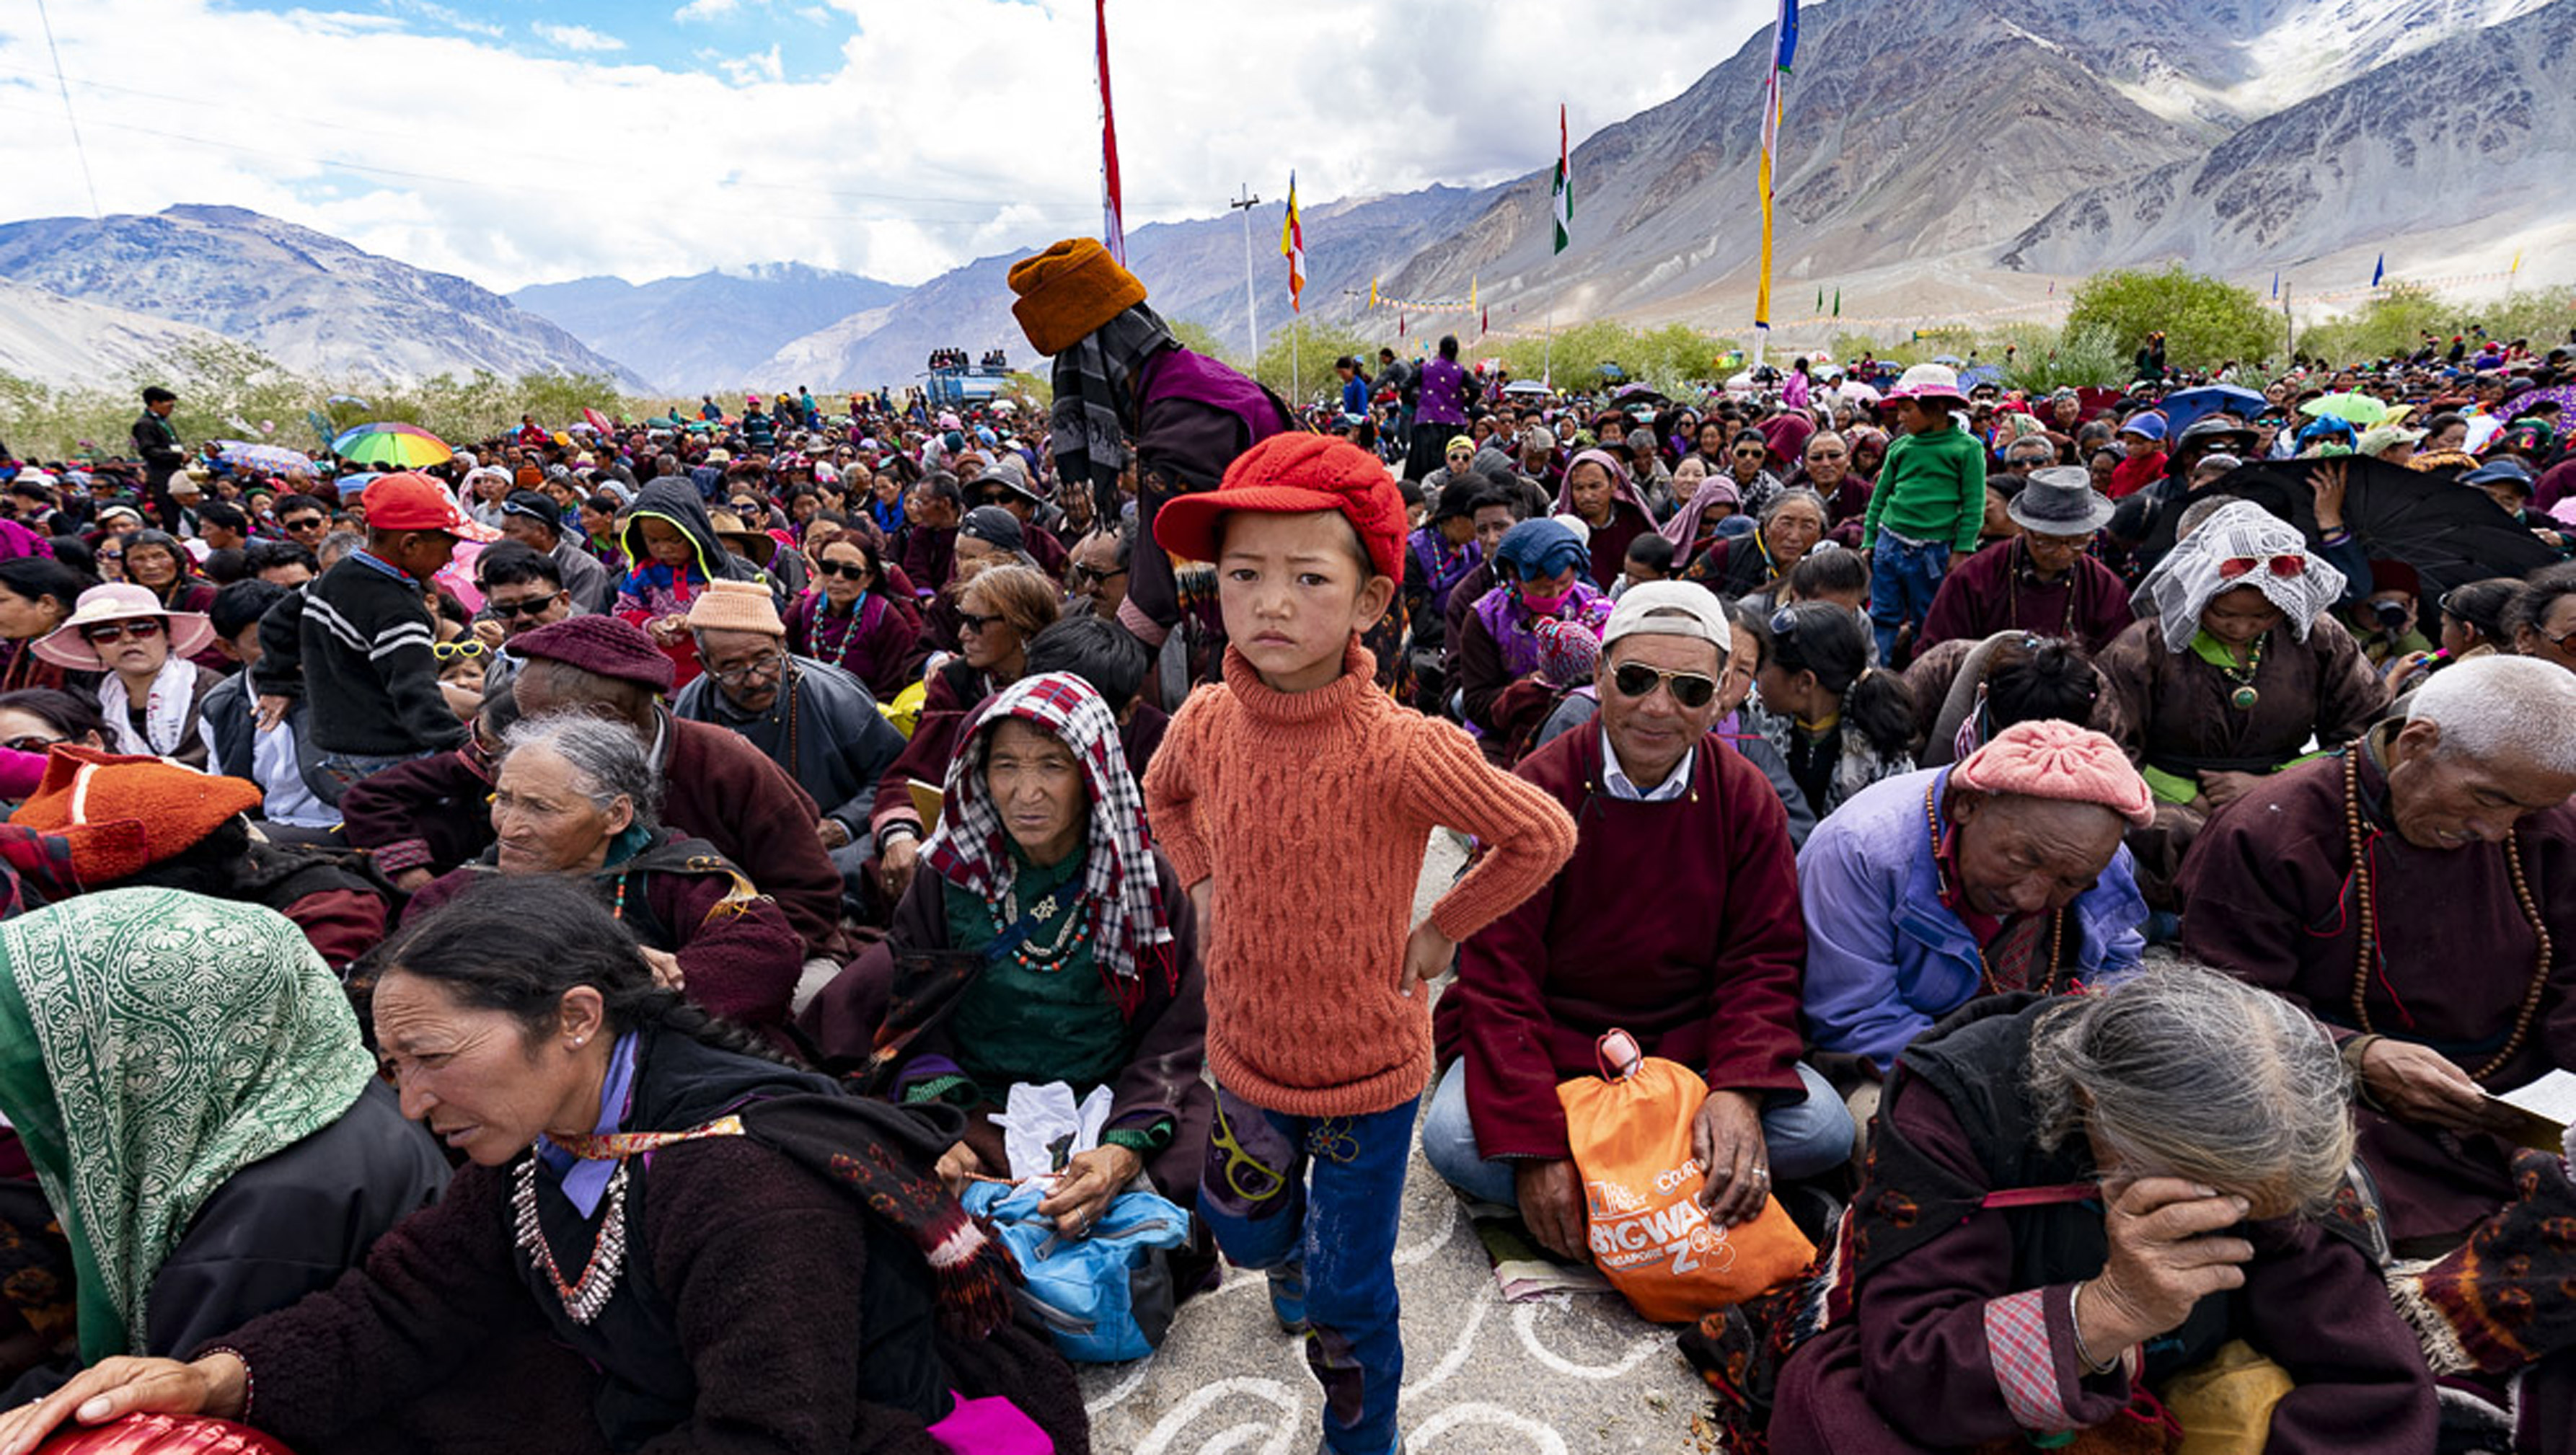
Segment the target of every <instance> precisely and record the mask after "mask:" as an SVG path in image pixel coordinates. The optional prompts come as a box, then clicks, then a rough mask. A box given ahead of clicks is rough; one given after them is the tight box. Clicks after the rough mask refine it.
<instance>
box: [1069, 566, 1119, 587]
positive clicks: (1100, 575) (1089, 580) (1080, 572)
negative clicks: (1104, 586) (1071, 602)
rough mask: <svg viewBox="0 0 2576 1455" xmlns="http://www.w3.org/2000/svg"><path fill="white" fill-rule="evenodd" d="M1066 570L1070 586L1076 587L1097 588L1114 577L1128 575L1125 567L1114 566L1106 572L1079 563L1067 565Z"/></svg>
mask: <svg viewBox="0 0 2576 1455" xmlns="http://www.w3.org/2000/svg"><path fill="white" fill-rule="evenodd" d="M1064 569H1065V575H1066V577H1067V578H1068V579H1069V581H1070V584H1072V585H1075V586H1097V585H1099V584H1100V583H1101V582H1103V581H1107V580H1108V579H1110V578H1111V577H1113V576H1124V575H1126V574H1127V568H1126V567H1124V566H1112V567H1110V568H1109V569H1108V570H1106V571H1100V570H1094V569H1093V568H1091V567H1089V566H1086V565H1083V564H1082V563H1081V562H1079V561H1076V562H1073V563H1071V564H1069V565H1067V566H1066V567H1065V568H1064Z"/></svg>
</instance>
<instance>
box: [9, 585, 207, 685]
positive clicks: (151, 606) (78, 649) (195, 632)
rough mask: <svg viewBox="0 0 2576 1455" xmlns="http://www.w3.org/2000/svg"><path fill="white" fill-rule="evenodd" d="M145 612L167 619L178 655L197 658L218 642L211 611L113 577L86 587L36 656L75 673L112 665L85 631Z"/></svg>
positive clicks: (37, 648)
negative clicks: (171, 601)
mask: <svg viewBox="0 0 2576 1455" xmlns="http://www.w3.org/2000/svg"><path fill="white" fill-rule="evenodd" d="M142 616H157V617H160V618H161V619H162V620H163V622H164V623H166V625H164V626H163V628H162V630H164V631H166V632H168V633H169V634H170V655H172V656H174V657H193V656H195V655H196V654H198V653H199V652H202V651H204V650H205V649H206V648H207V647H209V646H212V645H213V644H214V640H215V624H214V623H213V622H211V621H208V620H207V619H206V615H205V613H203V612H199V611H172V610H171V609H170V608H168V607H166V606H164V605H162V604H161V598H160V597H158V596H155V595H153V594H152V593H151V591H150V590H149V589H147V588H145V587H141V586H136V585H134V584H132V583H130V582H124V581H111V582H109V583H107V584H106V585H104V586H93V587H91V588H90V589H88V590H87V591H84V592H82V593H81V594H80V600H79V601H78V602H76V603H74V605H73V607H72V614H71V615H70V616H69V617H68V618H66V619H65V620H64V622H63V624H62V625H61V626H58V627H56V628H54V629H53V630H52V631H50V632H47V633H46V634H45V635H44V636H42V637H40V638H38V639H37V641H36V646H35V651H36V655H37V656H39V657H42V658H44V659H45V660H46V661H48V662H51V663H53V664H54V665H55V666H57V667H68V668H70V669H72V670H73V671H75V672H105V671H107V670H109V668H108V665H107V662H106V660H105V659H104V658H102V657H100V656H99V654H98V648H96V647H94V646H91V645H90V643H89V639H88V638H86V637H84V636H82V635H81V630H82V628H84V627H92V626H96V625H98V624H99V623H100V622H103V621H132V620H134V619H135V618H136V617H142Z"/></svg>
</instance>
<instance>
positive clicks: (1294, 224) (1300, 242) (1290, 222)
mask: <svg viewBox="0 0 2576 1455" xmlns="http://www.w3.org/2000/svg"><path fill="white" fill-rule="evenodd" d="M1279 256H1281V257H1283V258H1286V259H1287V260H1288V307H1289V309H1290V311H1292V312H1296V313H1303V312H1305V311H1306V306H1305V304H1303V303H1302V302H1300V301H1299V300H1298V295H1300V294H1302V293H1304V292H1305V291H1306V226H1305V224H1304V223H1302V222H1299V221H1298V220H1297V174H1296V173H1295V172H1290V173H1289V174H1288V218H1287V220H1286V221H1285V222H1282V223H1280V224H1279Z"/></svg>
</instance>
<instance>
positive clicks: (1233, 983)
mask: <svg viewBox="0 0 2576 1455" xmlns="http://www.w3.org/2000/svg"><path fill="white" fill-rule="evenodd" d="M1375 673H1376V662H1375V659H1374V658H1372V657H1371V656H1370V654H1369V653H1368V652H1367V651H1366V650H1365V649H1364V648H1362V647H1360V646H1359V645H1357V644H1356V643H1354V644H1353V645H1352V647H1351V648H1350V651H1349V654H1348V655H1347V656H1346V657H1345V659H1344V661H1343V665H1342V675H1341V677H1340V679H1339V680H1337V681H1335V682H1334V683H1333V684H1332V685H1330V686H1328V687H1323V688H1319V689H1317V690H1316V691H1313V692H1302V693H1295V694H1282V693H1278V692H1274V691H1272V690H1270V689H1269V688H1268V687H1266V686H1264V685H1262V681H1261V677H1260V674H1259V673H1258V672H1256V671H1255V670H1254V669H1253V667H1252V664H1251V663H1250V662H1247V661H1245V660H1244V658H1243V656H1242V654H1241V653H1239V652H1236V651H1233V650H1231V649H1229V650H1228V651H1227V652H1226V654H1225V682H1224V684H1223V685H1221V686H1208V687H1202V688H1200V689H1199V690H1198V691H1196V692H1194V693H1192V694H1191V695H1190V700H1189V701H1188V702H1187V703H1185V704H1183V705H1182V707H1181V710H1180V713H1179V714H1178V715H1177V716H1175V717H1174V718H1173V719H1172V726H1171V731H1170V733H1169V734H1168V735H1167V736H1166V737H1165V738H1164V739H1163V746H1162V748H1161V749H1160V750H1159V751H1158V752H1156V753H1155V754H1154V763H1153V766H1152V767H1151V768H1150V769H1148V770H1147V772H1146V774H1145V805H1146V810H1147V812H1148V813H1150V814H1151V815H1152V817H1153V825H1154V837H1155V841H1156V843H1157V844H1158V846H1159V847H1160V848H1161V849H1162V851H1163V852H1164V854H1165V855H1166V856H1168V857H1169V858H1170V859H1171V862H1172V867H1173V868H1174V869H1176V870H1178V871H1179V872H1180V877H1181V882H1182V883H1183V884H1188V885H1192V886H1195V885H1196V884H1197V883H1198V882H1199V881H1200V880H1202V879H1205V878H1208V877H1209V876H1210V875H1213V876H1215V880H1216V884H1215V893H1214V899H1213V902H1212V903H1211V904H1210V906H1209V910H1208V924H1207V938H1206V940H1205V941H1204V945H1205V963H1206V966H1207V1011H1208V1024H1207V1052H1208V1064H1209V1065H1210V1066H1211V1067H1212V1068H1214V1070H1215V1071H1216V1075H1217V1080H1218V1081H1220V1082H1221V1083H1223V1084H1224V1086H1225V1087H1226V1089H1227V1090H1229V1091H1231V1092H1233V1093H1234V1094H1235V1095H1237V1096H1240V1097H1242V1098H1243V1099H1245V1100H1246V1101H1249V1102H1252V1103H1253V1104H1254V1105H1256V1106H1263V1107H1268V1108H1270V1109H1271V1110H1274V1111H1279V1112H1285V1113H1287V1114H1289V1115H1292V1116H1315V1117H1331V1116H1361V1115H1365V1114H1367V1113H1370V1112H1378V1111H1385V1110H1387V1109H1388V1108H1390V1107H1395V1106H1400V1105H1402V1104H1403V1103H1404V1102H1406V1101H1409V1100H1411V1099H1413V1098H1414V1097H1417V1096H1420V1095H1421V1094H1422V1088H1423V1087H1424V1086H1425V1085H1426V1084H1428V1082H1429V1081H1430V1078H1431V1002H1430V996H1429V994H1428V993H1427V992H1417V993H1416V994H1414V995H1413V996H1411V997H1409V998H1408V997H1406V996H1404V995H1402V994H1400V993H1399V990H1398V986H1399V983H1400V981H1401V979H1402V977H1403V974H1404V945H1405V940H1406V938H1407V937H1408V936H1409V935H1410V934H1411V932H1412V912H1413V890H1414V885H1415V883H1416V882H1417V881H1418V880H1419V879H1420V878H1421V874H1422V861H1423V853H1424V850H1425V849H1426V848H1427V847H1428V846H1429V843H1430V838H1431V831H1432V830H1433V829H1434V828H1436V827H1439V826H1442V825H1446V826H1448V827H1451V828H1457V829H1463V830H1465V831H1467V832H1468V833H1471V834H1474V835H1475V836H1476V837H1477V838H1478V839H1479V840H1481V841H1482V842H1483V843H1484V845H1485V848H1486V853H1485V856H1484V858H1483V860H1482V861H1481V862H1479V863H1478V864H1477V865H1476V867H1475V868H1474V869H1473V870H1472V871H1470V872H1469V873H1468V875H1467V877H1466V878H1464V879H1462V880H1460V881H1459V882H1458V883H1457V884H1456V885H1455V886H1453V887H1452V888H1451V889H1450V890H1449V892H1448V893H1447V894H1445V895H1443V896H1441V899H1440V902H1439V903H1438V904H1436V905H1434V906H1432V910H1431V922H1432V923H1433V924H1435V925H1437V926H1439V927H1440V932H1441V933H1442V934H1445V935H1447V936H1449V937H1450V938H1451V939H1455V940H1464V939H1466V938H1467V937H1469V936H1470V935H1473V934H1475V933H1476V931H1478V930H1480V929H1483V928H1484V927H1485V926H1486V925H1487V924H1489V923H1491V922H1492V921H1493V920H1494V919H1495V918H1497V917H1498V916H1500V915H1502V914H1503V913H1504V912H1505V911H1507V910H1509V909H1511V908H1512V907H1513V906H1515V905H1517V904H1519V903H1520V902H1521V901H1522V900H1523V899H1526V898H1528V897H1529V896H1530V895H1532V894H1534V893H1536V892H1537V891H1538V890H1539V889H1540V888H1541V887H1543V886H1544V885H1546V883H1547V882H1548V880H1549V879H1550V878H1552V877H1553V876H1554V875H1555V873H1556V871H1557V870H1558V869H1559V868H1560V867H1562V866H1563V865H1564V863H1565V861H1566V859H1567V858H1568V857H1569V856H1571V855H1572V854H1573V852H1574V821H1573V820H1572V819H1570V818H1568V817H1567V816H1566V812H1565V810H1564V809H1563V808H1561V807H1559V806H1558V805H1557V803H1556V801H1555V800H1554V799H1552V798H1550V797H1549V796H1548V795H1546V794H1545V793H1542V792H1540V791H1539V790H1538V789H1537V788H1536V787H1534V786H1532V785H1530V784H1528V783H1524V782H1522V781H1521V780H1520V779H1518V778H1515V777H1512V776H1511V775H1510V774H1508V773H1502V772H1498V771H1496V770H1495V769H1494V768H1492V767H1490V766H1488V765H1487V763H1486V762H1485V758H1484V755H1483V754H1482V753H1480V752H1478V751H1477V749H1476V745H1475V744H1474V743H1472V742H1470V741H1469V740H1468V738H1467V735H1466V734H1465V733H1462V732H1460V731H1459V730H1458V729H1457V728H1456V727H1454V726H1452V725H1450V724H1448V723H1445V722H1439V721H1435V720H1433V719H1431V718H1427V717H1424V716H1423V715H1422V714H1420V713H1418V712H1414V711H1412V710H1411V709H1409V708H1405V707H1400V706H1398V705H1397V704H1396V703H1395V702H1394V701H1393V700H1391V699H1390V698H1388V697H1387V695H1386V694H1385V693H1383V692H1380V691H1378V690H1377V687H1376V685H1375V683H1374V680H1373V679H1374V676H1375Z"/></svg>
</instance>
